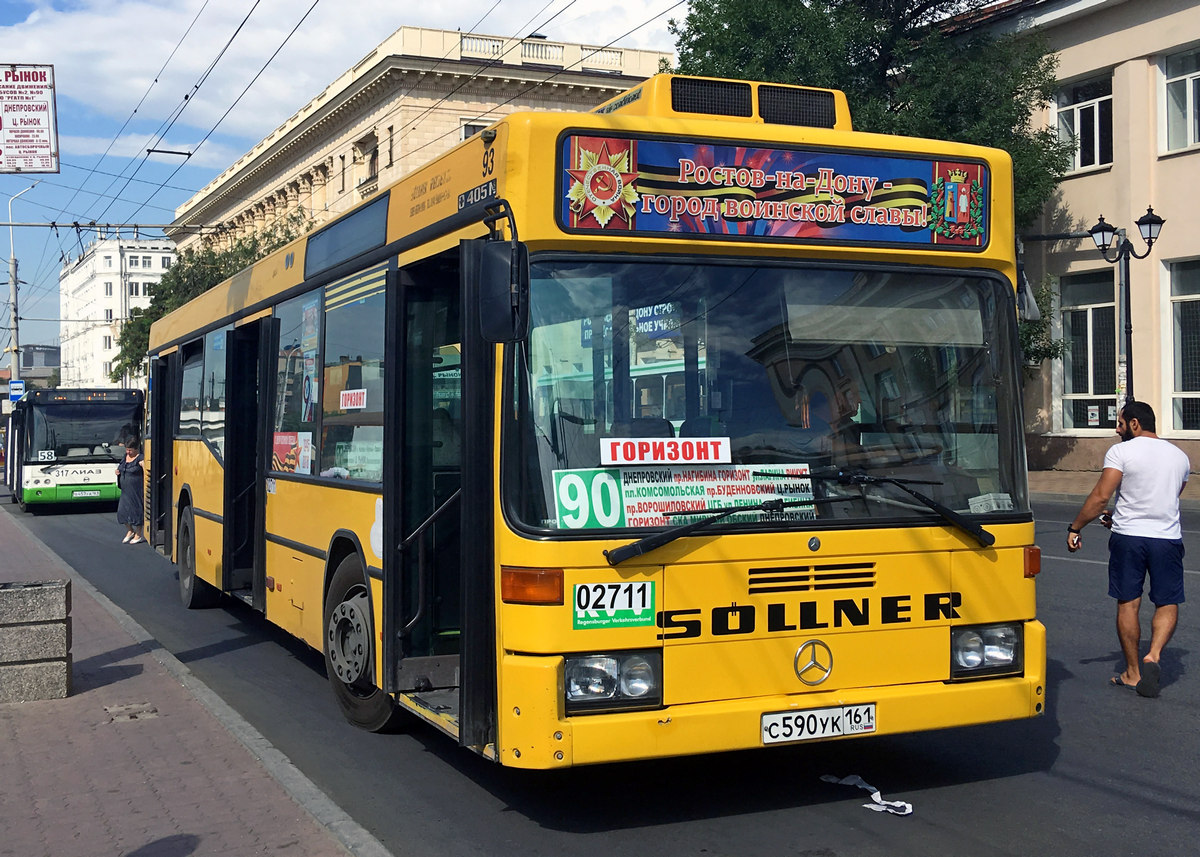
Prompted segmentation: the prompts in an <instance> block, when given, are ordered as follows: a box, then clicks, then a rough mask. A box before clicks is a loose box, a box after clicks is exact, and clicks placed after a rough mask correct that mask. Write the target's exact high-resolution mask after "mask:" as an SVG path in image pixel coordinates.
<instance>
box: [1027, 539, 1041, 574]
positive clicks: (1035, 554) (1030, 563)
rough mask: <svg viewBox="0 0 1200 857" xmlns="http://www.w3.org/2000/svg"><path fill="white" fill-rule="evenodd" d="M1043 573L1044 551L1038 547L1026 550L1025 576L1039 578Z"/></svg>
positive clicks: (1034, 546) (1033, 546)
mask: <svg viewBox="0 0 1200 857" xmlns="http://www.w3.org/2000/svg"><path fill="white" fill-rule="evenodd" d="M1041 571H1042V549H1041V548H1040V547H1038V546H1037V545H1032V546H1030V547H1027V548H1025V576H1026V577H1037V576H1038V575H1039V574H1041Z"/></svg>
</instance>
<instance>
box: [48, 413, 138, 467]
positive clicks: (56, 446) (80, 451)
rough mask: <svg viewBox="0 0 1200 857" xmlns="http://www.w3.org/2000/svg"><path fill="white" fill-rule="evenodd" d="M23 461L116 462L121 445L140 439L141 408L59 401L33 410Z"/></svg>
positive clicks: (122, 452) (122, 451)
mask: <svg viewBox="0 0 1200 857" xmlns="http://www.w3.org/2000/svg"><path fill="white" fill-rule="evenodd" d="M31 417H32V418H31V419H30V420H29V432H30V434H29V443H28V444H27V445H26V448H25V450H26V454H25V458H26V460H27V461H29V462H31V463H34V464H36V463H39V462H41V463H45V462H50V461H63V460H66V459H71V460H74V461H76V462H85V461H119V460H121V459H122V458H124V456H125V442H126V441H128V440H140V439H141V405H139V404H136V403H128V404H114V403H109V404H105V405H97V404H96V403H94V402H61V403H55V404H52V405H46V406H39V407H35V408H34V409H33V410H32V413H31Z"/></svg>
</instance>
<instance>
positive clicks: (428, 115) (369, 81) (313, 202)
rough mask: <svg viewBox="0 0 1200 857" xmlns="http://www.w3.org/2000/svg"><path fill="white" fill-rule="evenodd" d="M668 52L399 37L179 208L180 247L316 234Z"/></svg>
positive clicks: (611, 86) (403, 32) (425, 32)
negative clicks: (465, 149) (316, 228)
mask: <svg viewBox="0 0 1200 857" xmlns="http://www.w3.org/2000/svg"><path fill="white" fill-rule="evenodd" d="M672 59H673V57H672V54H670V53H663V52H658V51H644V50H631V49H628V48H614V47H600V46H589V45H584V44H572V43H564V42H556V41H551V40H548V39H544V38H540V37H536V36H534V37H529V38H526V39H509V38H504V37H500V36H489V35H481V34H475V33H462V32H458V31H453V30H431V29H424V28H419V27H401V28H400V29H399V30H397V31H396V32H395V33H393V34H392V35H391V36H390V37H388V39H387V40H385V41H384V42H383V43H382V44H380V45H379V46H378V47H377V48H375V49H374V50H372V51H371V52H370V53H369V54H367V55H366V56H365V57H363V59H362V60H360V61H359V62H358V63H357V64H356V65H355V66H354V67H353V68H351V69H350V70H349V71H347V72H346V73H345V74H343V75H342V76H341V77H339V78H338V79H337V80H335V81H333V82H332V83H330V84H329V86H327V87H326V88H325V89H324V90H323V91H322V92H320V93H318V94H317V95H316V96H314V97H313V98H312V99H311V100H309V101H308V103H307V104H305V105H304V106H303V107H301V108H300V109H299V110H298V111H297V112H296V113H295V114H294V115H293V116H292V117H291V118H289V119H288V120H287V121H286V122H284V123H283V124H282V125H280V126H279V127H278V128H276V129H275V130H274V131H273V132H272V133H271V134H269V135H268V136H267V137H266V138H265V139H263V140H262V141H261V142H259V143H258V144H257V145H256V146H254V148H252V149H251V150H250V151H249V152H247V153H246V154H244V155H243V156H242V157H241V158H239V159H238V160H237V162H236V163H234V164H233V165H232V166H230V167H229V168H228V169H226V170H225V171H224V172H222V173H221V174H220V175H219V176H217V177H216V178H215V179H213V181H211V182H210V183H209V184H208V185H207V186H205V187H204V188H203V189H201V190H200V192H199V193H197V194H196V195H195V196H193V197H192V198H191V199H189V200H188V201H187V202H185V203H184V204H183V205H182V206H180V207H179V208H178V209H177V210H176V213H175V220H174V222H173V224H172V226H171V227H170V228H169V229H168V230H167V233H168V235H169V236H170V237H171V238H172V239H173V240H174V241H175V242H176V244H177V245H178V246H179V248H180V249H183V248H186V247H188V246H191V245H193V244H195V243H197V242H199V241H201V240H213V241H217V242H219V241H221V240H225V239H228V238H229V237H233V238H237V237H241V236H245V235H248V234H251V233H254V232H259V231H262V230H263V229H265V228H268V227H270V226H271V225H273V224H276V223H278V222H280V221H281V220H283V219H284V218H285V217H288V216H289V215H291V216H300V217H302V218H303V219H305V220H312V221H314V222H315V223H317V224H320V223H322V222H324V221H326V220H328V219H330V218H331V217H333V216H335V215H337V214H340V213H341V212H343V211H346V210H347V209H349V208H351V207H353V206H354V205H357V204H358V203H360V202H362V201H364V200H366V199H368V198H370V197H371V195H372V194H374V193H375V192H376V191H377V190H379V188H381V187H387V186H388V185H390V184H392V183H393V182H394V181H396V180H397V179H399V178H400V177H401V176H403V175H405V174H406V173H408V172H409V171H411V170H413V169H415V168H417V167H419V166H421V165H422V164H424V163H426V162H428V161H429V160H431V159H433V158H435V157H437V156H438V155H440V154H442V153H443V152H445V151H446V150H447V149H449V148H451V147H452V146H453V145H454V144H456V143H458V142H459V141H460V140H463V139H465V138H466V137H468V136H470V135H472V134H474V133H477V132H479V131H481V130H482V129H483V128H485V127H486V126H488V125H490V124H491V123H493V122H495V121H497V120H498V119H500V118H502V117H503V116H506V115H508V114H509V113H513V112H516V111H522V110H590V109H592V108H593V107H595V106H596V105H597V104H600V103H601V102H603V101H606V100H607V99H609V98H612V97H613V96H614V95H617V94H619V93H621V92H624V91H625V90H626V89H629V88H630V87H631V86H634V85H636V84H637V83H639V82H640V81H642V80H644V79H645V78H647V77H649V76H651V75H652V74H654V73H656V72H657V71H658V70H659V65H660V63H661V62H663V61H667V62H670V61H672Z"/></svg>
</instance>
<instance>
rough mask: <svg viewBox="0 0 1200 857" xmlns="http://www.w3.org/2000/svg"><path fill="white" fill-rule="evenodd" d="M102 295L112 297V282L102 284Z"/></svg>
mask: <svg viewBox="0 0 1200 857" xmlns="http://www.w3.org/2000/svg"><path fill="white" fill-rule="evenodd" d="M104 296H105V297H106V298H111V297H112V283H105V284H104Z"/></svg>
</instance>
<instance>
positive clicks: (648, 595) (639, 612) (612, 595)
mask: <svg viewBox="0 0 1200 857" xmlns="http://www.w3.org/2000/svg"><path fill="white" fill-rule="evenodd" d="M573 600H574V603H575V622H574V627H575V628H576V629H581V628H633V627H637V626H639V625H653V624H654V581H650V580H645V581H639V582H629V583H576V584H575V597H574V599H573Z"/></svg>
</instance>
